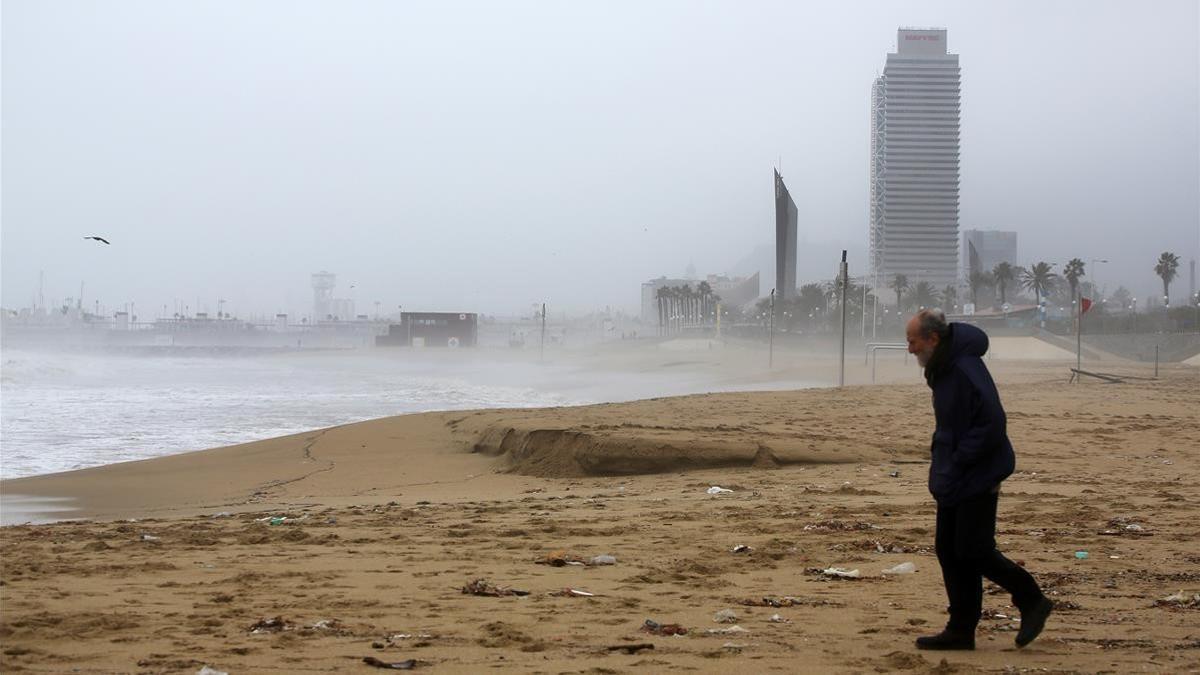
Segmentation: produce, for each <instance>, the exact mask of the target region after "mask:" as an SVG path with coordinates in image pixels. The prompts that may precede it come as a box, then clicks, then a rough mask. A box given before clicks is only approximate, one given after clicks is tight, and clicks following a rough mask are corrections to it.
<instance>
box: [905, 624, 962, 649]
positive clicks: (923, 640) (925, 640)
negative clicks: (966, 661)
mask: <svg viewBox="0 0 1200 675" xmlns="http://www.w3.org/2000/svg"><path fill="white" fill-rule="evenodd" d="M917 649H966V650H971V649H975V632H974V631H971V632H970V633H964V632H958V631H952V630H950V629H949V628H947V629H946V630H944V631H942V632H940V633H938V634H937V635H926V636H924V637H919V638H917Z"/></svg>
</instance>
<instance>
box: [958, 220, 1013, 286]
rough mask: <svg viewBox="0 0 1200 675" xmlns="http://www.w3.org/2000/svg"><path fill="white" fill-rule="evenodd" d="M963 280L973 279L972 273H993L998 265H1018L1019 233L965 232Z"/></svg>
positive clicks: (995, 231) (963, 236)
mask: <svg viewBox="0 0 1200 675" xmlns="http://www.w3.org/2000/svg"><path fill="white" fill-rule="evenodd" d="M960 253H961V255H960V256H959V260H960V261H961V262H962V279H963V281H964V282H966V281H968V280H969V279H970V278H971V273H972V272H991V271H992V270H993V269H994V268H995V267H996V265H998V264H1000V263H1002V262H1006V263H1008V264H1009V265H1012V266H1013V267H1016V265H1017V233H1016V232H1003V231H1000V230H963V233H962V249H961V251H960Z"/></svg>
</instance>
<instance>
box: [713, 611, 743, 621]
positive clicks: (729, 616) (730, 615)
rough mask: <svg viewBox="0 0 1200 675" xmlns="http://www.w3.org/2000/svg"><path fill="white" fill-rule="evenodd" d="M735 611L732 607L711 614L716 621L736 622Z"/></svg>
mask: <svg viewBox="0 0 1200 675" xmlns="http://www.w3.org/2000/svg"><path fill="white" fill-rule="evenodd" d="M737 618H738V617H737V612H735V611H733V610H732V609H722V610H721V611H719V612H717V613H716V614H714V615H713V621H715V622H717V623H737Z"/></svg>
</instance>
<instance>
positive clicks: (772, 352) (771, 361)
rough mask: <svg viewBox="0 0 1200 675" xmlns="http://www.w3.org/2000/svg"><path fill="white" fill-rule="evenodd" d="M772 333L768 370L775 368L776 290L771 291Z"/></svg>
mask: <svg viewBox="0 0 1200 675" xmlns="http://www.w3.org/2000/svg"><path fill="white" fill-rule="evenodd" d="M770 321H771V323H770V327H771V328H770V332H769V333H768V334H767V368H773V367H774V366H775V289H774V288H772V289H771V318H770Z"/></svg>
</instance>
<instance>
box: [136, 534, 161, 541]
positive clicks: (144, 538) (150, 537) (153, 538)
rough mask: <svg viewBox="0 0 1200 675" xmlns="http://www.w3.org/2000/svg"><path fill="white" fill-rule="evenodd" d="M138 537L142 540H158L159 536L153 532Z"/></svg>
mask: <svg viewBox="0 0 1200 675" xmlns="http://www.w3.org/2000/svg"><path fill="white" fill-rule="evenodd" d="M138 538H139V539H141V540H142V541H158V537H156V536H154V535H152V534H143V535H142V536H141V537H138Z"/></svg>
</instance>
